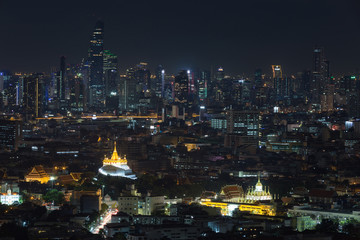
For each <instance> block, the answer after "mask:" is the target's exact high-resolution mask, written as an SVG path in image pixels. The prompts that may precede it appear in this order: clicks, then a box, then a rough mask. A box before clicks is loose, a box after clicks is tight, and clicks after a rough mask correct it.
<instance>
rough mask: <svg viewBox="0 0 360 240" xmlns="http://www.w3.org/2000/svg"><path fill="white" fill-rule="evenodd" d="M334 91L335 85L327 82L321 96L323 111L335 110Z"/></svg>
mask: <svg viewBox="0 0 360 240" xmlns="http://www.w3.org/2000/svg"><path fill="white" fill-rule="evenodd" d="M334 92H335V85H334V84H327V85H326V86H325V88H324V92H323V93H322V94H321V96H320V104H321V111H322V112H332V111H333V110H334Z"/></svg>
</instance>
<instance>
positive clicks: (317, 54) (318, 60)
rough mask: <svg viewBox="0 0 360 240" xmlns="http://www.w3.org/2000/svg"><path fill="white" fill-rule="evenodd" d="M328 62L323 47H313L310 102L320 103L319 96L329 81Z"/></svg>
mask: <svg viewBox="0 0 360 240" xmlns="http://www.w3.org/2000/svg"><path fill="white" fill-rule="evenodd" d="M328 80H329V62H328V61H327V60H326V58H325V54H324V48H322V47H315V48H314V51H313V71H312V79H311V82H310V93H311V100H312V103H320V96H321V94H322V93H324V91H325V87H326V85H327V84H328V83H329V81H328Z"/></svg>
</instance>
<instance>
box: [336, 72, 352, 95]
mask: <svg viewBox="0 0 360 240" xmlns="http://www.w3.org/2000/svg"><path fill="white" fill-rule="evenodd" d="M355 83H356V76H343V77H342V78H341V79H340V84H339V93H340V94H341V95H342V96H346V95H348V94H349V93H351V92H352V91H354V90H355V89H356V84H355Z"/></svg>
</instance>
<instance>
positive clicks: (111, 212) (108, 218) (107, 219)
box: [91, 209, 118, 234]
mask: <svg viewBox="0 0 360 240" xmlns="http://www.w3.org/2000/svg"><path fill="white" fill-rule="evenodd" d="M117 212H118V210H117V209H114V210H108V212H107V213H106V215H105V216H104V217H102V220H101V221H100V223H99V224H98V225H97V226H96V228H95V229H93V230H92V231H91V232H92V233H93V234H98V233H99V231H100V229H103V228H104V226H105V225H106V224H108V223H109V222H110V221H111V216H112V215H115V214H117Z"/></svg>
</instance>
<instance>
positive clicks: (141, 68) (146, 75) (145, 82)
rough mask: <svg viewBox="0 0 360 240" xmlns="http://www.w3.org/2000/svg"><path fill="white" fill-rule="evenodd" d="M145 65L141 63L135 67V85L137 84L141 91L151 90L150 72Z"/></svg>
mask: <svg viewBox="0 0 360 240" xmlns="http://www.w3.org/2000/svg"><path fill="white" fill-rule="evenodd" d="M147 65H148V64H147V63H145V62H141V63H140V64H138V65H137V67H136V72H135V78H136V80H137V84H139V85H140V86H141V88H142V90H144V91H146V90H148V89H149V90H150V89H151V78H150V77H151V74H150V70H149V69H148V68H147Z"/></svg>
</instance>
